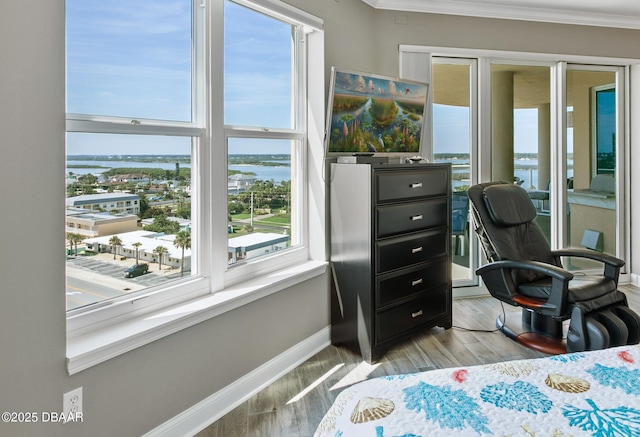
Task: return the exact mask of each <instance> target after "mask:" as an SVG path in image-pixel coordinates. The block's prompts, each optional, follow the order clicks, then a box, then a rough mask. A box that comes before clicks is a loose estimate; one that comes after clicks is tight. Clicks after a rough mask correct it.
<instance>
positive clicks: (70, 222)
mask: <svg viewBox="0 0 640 437" xmlns="http://www.w3.org/2000/svg"><path fill="white" fill-rule="evenodd" d="M66 213H67V217H66V230H67V233H75V234H79V235H82V236H83V237H87V238H90V237H100V236H104V235H113V234H118V233H121V232H132V231H136V230H137V229H138V216H137V215H135V214H126V213H120V214H110V213H108V212H93V211H87V210H86V209H82V208H67V211H66Z"/></svg>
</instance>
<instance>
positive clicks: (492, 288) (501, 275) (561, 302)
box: [476, 260, 573, 317]
mask: <svg viewBox="0 0 640 437" xmlns="http://www.w3.org/2000/svg"><path fill="white" fill-rule="evenodd" d="M514 269H519V270H531V271H534V272H537V273H541V274H543V275H546V276H549V277H550V278H551V294H550V296H549V298H548V299H547V300H546V302H545V301H544V300H540V303H539V304H538V305H536V307H535V308H536V310H537V311H539V312H540V313H542V314H546V315H550V316H553V317H559V316H562V315H563V314H564V312H565V308H566V305H567V295H568V290H569V281H570V280H571V279H573V274H572V273H570V272H568V271H566V270H564V269H562V268H560V267H556V266H554V265H551V264H546V263H542V262H539V261H509V260H504V261H494V262H492V263H489V264H487V265H484V266H482V267H480V268H479V269H478V270H476V274H477V275H480V276H482V280H483V281H484V282H485V284H486V285H487V288H488V289H489V292H490V293H491V295H492V296H493V297H495V298H496V299H499V300H502V301H504V302H507V303H509V304H511V305H514V306H522V301H517V297H516V296H518V295H519V293H518V288H517V285H516V284H515V283H514V282H513V279H512V277H511V275H510V274H509V272H510V271H511V270H514ZM514 298H515V299H514Z"/></svg>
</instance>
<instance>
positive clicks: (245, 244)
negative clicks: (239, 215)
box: [227, 232, 291, 264]
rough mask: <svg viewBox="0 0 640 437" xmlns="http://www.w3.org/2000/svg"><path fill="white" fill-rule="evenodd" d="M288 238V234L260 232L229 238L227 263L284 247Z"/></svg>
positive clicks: (289, 237) (287, 242)
mask: <svg viewBox="0 0 640 437" xmlns="http://www.w3.org/2000/svg"><path fill="white" fill-rule="evenodd" d="M290 239H291V236H289V235H282V234H272V233H261V232H254V233H252V234H247V235H242V236H240V237H235V238H229V242H228V243H227V246H228V252H229V264H233V263H236V262H238V261H242V260H245V259H250V258H255V257H258V256H262V255H265V254H267V253H271V252H275V251H277V250H281V249H284V248H286V247H287V245H288V244H289V240H290Z"/></svg>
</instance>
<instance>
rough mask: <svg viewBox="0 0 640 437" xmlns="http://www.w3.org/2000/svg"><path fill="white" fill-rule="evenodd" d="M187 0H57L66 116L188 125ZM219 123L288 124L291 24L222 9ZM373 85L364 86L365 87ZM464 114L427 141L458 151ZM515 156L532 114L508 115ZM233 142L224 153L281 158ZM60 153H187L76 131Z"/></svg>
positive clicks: (525, 144)
mask: <svg viewBox="0 0 640 437" xmlns="http://www.w3.org/2000/svg"><path fill="white" fill-rule="evenodd" d="M191 4H192V3H191V1H190V0H109V1H105V0H67V2H66V8H67V112H70V113H84V114H106V115H114V116H123V117H130V118H132V119H136V118H156V119H161V120H176V121H190V120H191V63H192V55H191V53H192V50H191V27H192V24H191V21H192V20H191V16H192V11H191ZM225 22H226V23H227V24H228V25H227V26H226V27H225V35H224V38H225V60H224V63H225V82H224V88H225V123H227V124H232V125H251V126H266V127H285V128H288V127H290V123H291V113H290V112H291V110H290V102H291V92H292V91H291V83H292V79H291V68H290V65H291V57H292V54H291V50H290V42H291V27H290V26H289V25H287V24H285V23H282V22H280V21H277V20H274V19H272V18H268V17H265V16H263V15H261V14H258V13H255V12H253V11H250V10H248V9H246V8H245V7H242V6H239V5H237V4H234V3H232V2H225ZM372 84H373V83H371V84H369V85H372ZM468 132H469V127H468V113H466V110H465V109H464V108H462V109H461V108H455V107H442V108H438V109H437V110H434V143H435V144H436V145H440V146H439V148H441V149H442V151H447V152H454V153H457V152H464V151H466V150H468ZM514 135H515V141H514V144H515V149H516V150H515V151H516V152H535V151H536V150H537V115H536V114H535V110H533V112H531V111H526V110H521V111H516V114H515V133H514ZM258 143H259V142H255V141H251V140H238V141H235V142H234V145H233V147H232V149H233V150H231V149H230V150H229V152H230V153H265V148H266V149H268V150H266V153H288V152H289V145H288V144H286V143H285V144H282V143H281V142H278V144H276V142H275V141H274V142H272V143H270V144H269V145H267V146H265V144H264V142H262V143H260V144H258ZM67 153H68V154H69V155H76V154H84V155H87V154H96V155H104V154H113V155H120V154H189V153H190V141H189V140H186V139H184V138H179V137H146V136H137V135H118V136H117V137H115V136H114V135H107V134H79V133H71V134H69V135H68V138H67Z"/></svg>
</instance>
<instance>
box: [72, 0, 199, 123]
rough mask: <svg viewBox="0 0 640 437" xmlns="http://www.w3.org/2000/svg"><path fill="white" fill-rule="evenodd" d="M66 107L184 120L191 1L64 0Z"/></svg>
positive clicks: (188, 98) (187, 111)
mask: <svg viewBox="0 0 640 437" xmlns="http://www.w3.org/2000/svg"><path fill="white" fill-rule="evenodd" d="M66 16H67V112H71V113H82V114H93V115H111V116H123V117H134V118H152V119H160V120H175V121H191V119H192V116H191V106H192V105H191V65H192V62H191V61H192V60H191V56H192V55H191V53H192V52H191V35H192V29H191V28H192V19H191V16H192V11H191V0H109V1H104V0H67V2H66Z"/></svg>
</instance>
